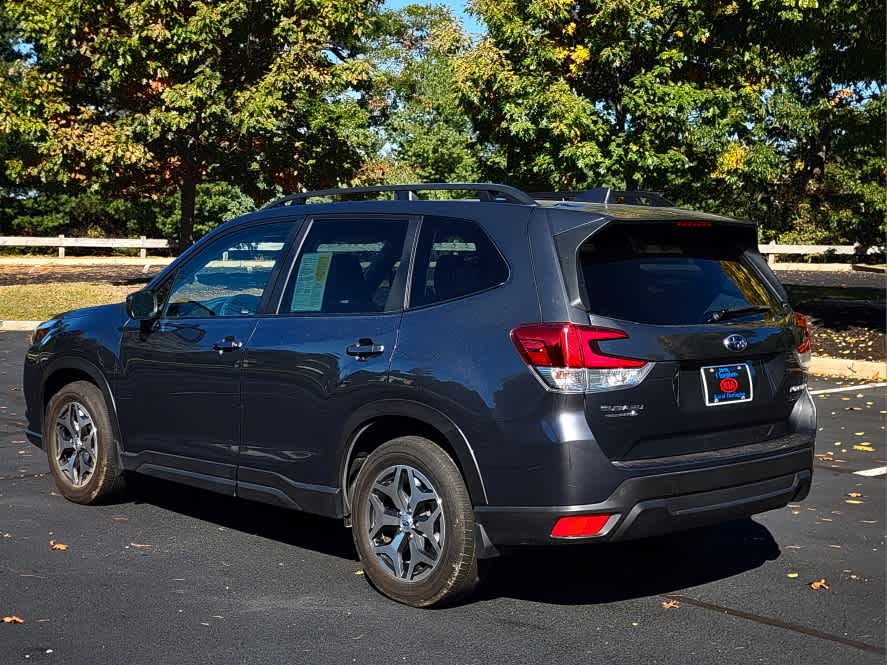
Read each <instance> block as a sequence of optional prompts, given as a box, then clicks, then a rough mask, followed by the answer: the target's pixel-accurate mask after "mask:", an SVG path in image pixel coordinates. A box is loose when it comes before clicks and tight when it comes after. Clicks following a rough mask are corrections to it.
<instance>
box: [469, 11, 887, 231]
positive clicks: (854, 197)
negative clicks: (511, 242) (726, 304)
mask: <svg viewBox="0 0 887 665" xmlns="http://www.w3.org/2000/svg"><path fill="white" fill-rule="evenodd" d="M471 7H472V11H474V12H475V13H477V14H478V15H479V16H481V17H482V18H483V19H484V21H485V22H486V24H487V25H488V26H489V36H488V37H487V38H486V39H484V40H482V41H481V42H480V43H478V44H477V45H476V46H475V47H474V48H473V49H471V50H470V51H469V52H468V53H466V54H465V55H464V56H462V57H460V58H459V59H458V61H457V63H456V83H457V89H458V92H459V94H460V97H461V99H462V100H463V103H464V104H465V107H466V109H467V111H468V113H469V115H470V117H471V119H472V122H473V126H474V128H475V130H476V132H477V135H478V137H479V139H480V140H481V141H482V142H483V143H486V144H488V145H490V146H492V150H490V152H489V158H488V159H487V160H486V161H485V173H486V174H487V175H488V176H489V177H491V178H494V179H505V180H509V181H511V182H514V183H515V184H518V185H522V186H524V187H527V188H531V189H536V188H538V189H550V188H554V189H576V188H584V187H588V186H595V185H610V186H616V187H626V188H629V189H636V188H639V189H644V188H645V189H654V190H663V191H666V193H668V194H669V195H671V196H672V197H673V198H676V199H677V200H678V201H680V202H682V203H685V204H690V205H699V206H704V207H707V208H713V209H716V210H722V211H724V212H732V213H735V214H741V215H750V216H752V217H754V218H756V219H758V220H759V221H763V222H764V223H765V224H766V225H767V227H768V229H770V230H771V231H772V232H773V233H779V232H781V233H788V232H790V231H791V230H793V229H794V230H796V231H797V230H800V231H799V232H800V233H801V235H803V234H804V233H809V232H810V229H815V230H816V233H819V235H820V237H825V236H826V235H828V236H829V237H836V235H837V236H840V237H841V238H842V239H851V237H850V236H854V238H860V237H863V238H872V237H874V236H876V235H877V234H878V232H877V229H878V227H879V224H880V222H878V221H877V220H878V218H879V217H881V218H883V193H882V192H881V191H880V186H881V181H880V179H881V178H882V176H881V171H882V169H883V149H882V147H881V146H882V142H881V140H880V139H879V138H878V137H877V134H878V132H880V134H881V135H883V126H884V122H883V104H882V102H881V101H880V99H881V94H882V91H883V84H882V83H881V81H882V79H883V44H884V33H883V27H884V25H883V20H882V19H883V16H882V8H880V7H877V6H876V3H871V2H864V1H858V2H857V1H854V0H850V1H849V2H839V1H837V0H589V1H586V2H579V3H576V2H568V1H567V0H473V2H472V3H471ZM879 201H880V202H879ZM836 216H837V219H843V220H844V221H843V222H838V221H836ZM836 224H837V225H838V226H841V229H842V230H839V229H837V228H836ZM804 229H806V231H805V230H804Z"/></svg>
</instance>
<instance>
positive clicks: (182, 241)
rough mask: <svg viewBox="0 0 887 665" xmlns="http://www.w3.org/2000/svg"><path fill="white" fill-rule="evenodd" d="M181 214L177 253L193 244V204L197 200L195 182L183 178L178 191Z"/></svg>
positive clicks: (194, 180) (192, 179) (191, 179)
mask: <svg viewBox="0 0 887 665" xmlns="http://www.w3.org/2000/svg"><path fill="white" fill-rule="evenodd" d="M179 194H180V200H181V209H182V214H181V217H180V218H179V247H178V249H179V253H181V252H183V251H185V250H186V249H188V248H189V247H190V246H191V245H192V244H194V202H195V200H196V198H197V180H196V179H194V178H191V177H187V176H186V177H185V179H184V180H183V181H182V184H181V188H180V191H179Z"/></svg>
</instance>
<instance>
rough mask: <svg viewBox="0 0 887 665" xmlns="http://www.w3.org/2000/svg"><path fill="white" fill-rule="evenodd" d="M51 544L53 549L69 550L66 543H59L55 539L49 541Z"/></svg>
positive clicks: (59, 550) (58, 550)
mask: <svg viewBox="0 0 887 665" xmlns="http://www.w3.org/2000/svg"><path fill="white" fill-rule="evenodd" d="M49 546H50V547H51V548H52V549H54V550H56V551H57V552H67V551H68V546H67V545H65V544H64V543H57V542H55V541H54V540H50V541H49Z"/></svg>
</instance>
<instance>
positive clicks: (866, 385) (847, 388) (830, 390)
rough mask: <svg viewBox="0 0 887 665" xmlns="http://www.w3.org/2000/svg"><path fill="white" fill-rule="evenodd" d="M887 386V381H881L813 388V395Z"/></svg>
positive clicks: (811, 392)
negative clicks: (820, 388)
mask: <svg viewBox="0 0 887 665" xmlns="http://www.w3.org/2000/svg"><path fill="white" fill-rule="evenodd" d="M885 386H887V382H881V383H861V384H860V385H858V386H841V387H840V388H823V389H822V390H811V391H810V394H811V395H824V394H825V393H849V392H853V391H854V390H868V389H870V388H883V387H885Z"/></svg>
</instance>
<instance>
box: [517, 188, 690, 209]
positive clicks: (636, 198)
mask: <svg viewBox="0 0 887 665" xmlns="http://www.w3.org/2000/svg"><path fill="white" fill-rule="evenodd" d="M530 196H532V197H533V198H535V199H537V200H541V201H582V202H584V203H601V204H603V205H609V204H611V203H613V204H626V205H642V206H652V207H655V208H673V207H674V203H672V202H671V201H669V200H668V199H667V198H665V197H664V196H662V194H657V193H656V192H645V191H641V190H632V191H623V190H616V189H610V188H609V187H595V188H594V189H586V190H585V191H580V192H535V193H532V194H530Z"/></svg>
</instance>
